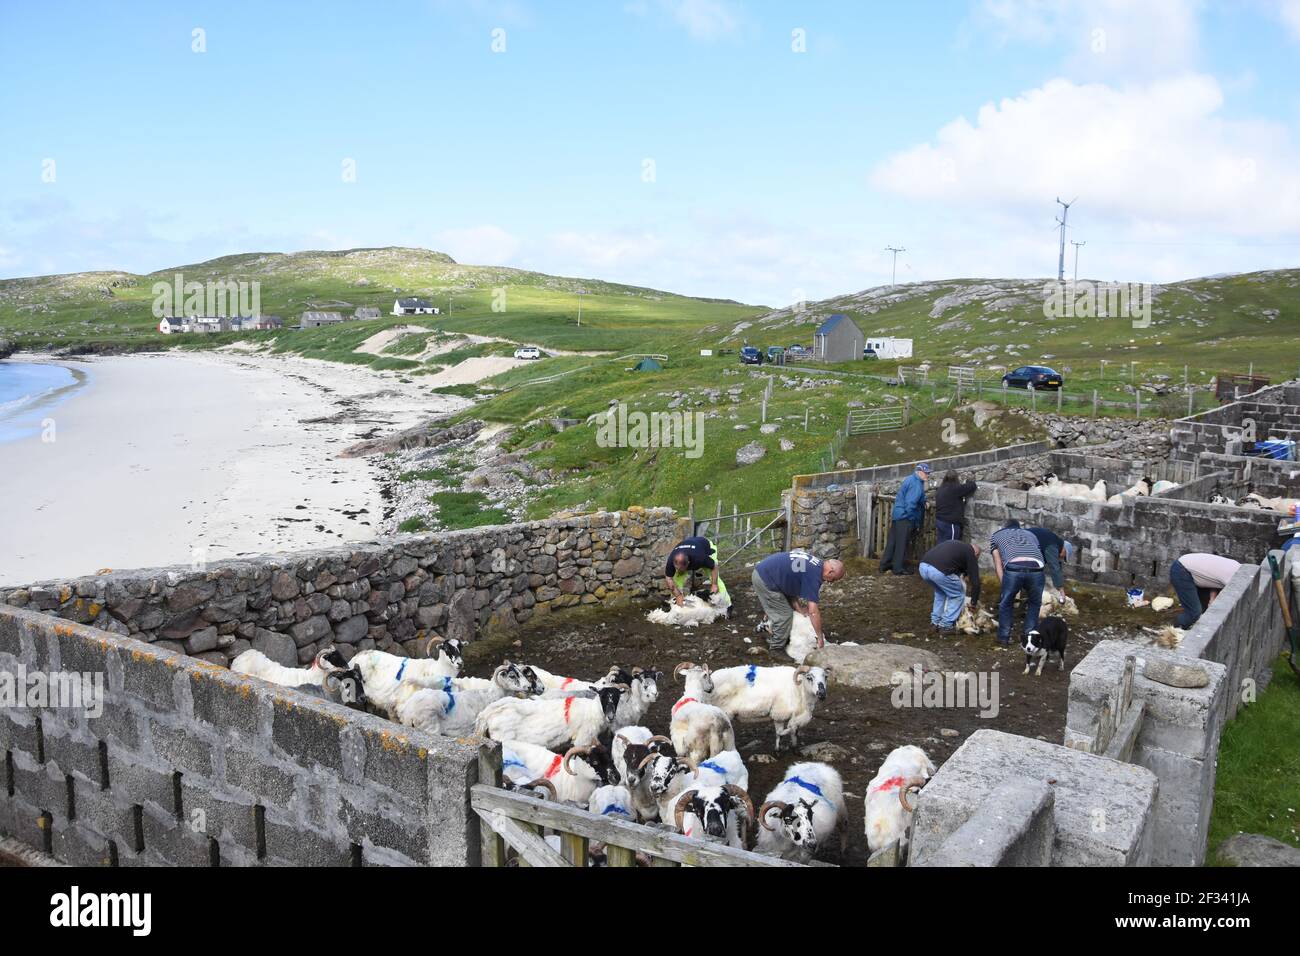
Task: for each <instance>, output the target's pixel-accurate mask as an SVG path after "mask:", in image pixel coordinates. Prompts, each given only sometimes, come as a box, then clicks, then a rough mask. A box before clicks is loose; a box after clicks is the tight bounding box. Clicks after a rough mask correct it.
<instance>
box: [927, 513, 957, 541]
mask: <svg viewBox="0 0 1300 956" xmlns="http://www.w3.org/2000/svg"><path fill="white" fill-rule="evenodd" d="M964 528H965V525H960V524H953V523H952V522H951V521H944V520H943V519H942V518H935V519H934V530H935V531H936V532H937V536H938V540H940V541H960V540H961V535H962V530H963V529H964Z"/></svg>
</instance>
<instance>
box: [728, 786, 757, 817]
mask: <svg viewBox="0 0 1300 956" xmlns="http://www.w3.org/2000/svg"><path fill="white" fill-rule="evenodd" d="M722 789H723V790H726V791H727V793H729V794H731V795H732V796H733V797H739V798H740V799H741V800H744V801H745V810H746V811H747V812H748V813H749V819H751V820H753V819H754V801H753V800H751V799H749V794H748V793H746V792H745V788H744V787H740V786H737V785H736V784H734V783H729V784H727V785H726V786H725V787H723V788H722Z"/></svg>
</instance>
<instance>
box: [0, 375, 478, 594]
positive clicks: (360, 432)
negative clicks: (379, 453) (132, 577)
mask: <svg viewBox="0 0 1300 956" xmlns="http://www.w3.org/2000/svg"><path fill="white" fill-rule="evenodd" d="M11 361H13V360H12V359H11ZM59 364H64V365H67V366H69V367H75V368H79V369H83V370H84V371H86V372H87V373H88V374H89V376H90V381H89V383H88V384H87V385H86V386H85V387H84V388H82V389H81V390H80V391H78V392H77V393H76V394H74V395H73V396H72V397H70V398H69V399H67V400H66V401H64V402H63V403H61V404H59V405H58V406H56V407H55V408H54V409H53V410H52V412H51V413H50V417H51V418H53V419H54V423H55V429H56V431H55V440H54V441H53V442H48V443H47V442H42V441H41V438H40V436H35V437H32V438H30V439H24V440H21V441H17V442H11V443H6V444H3V445H0V465H3V467H0V501H3V502H4V504H5V508H6V515H5V528H4V533H3V547H0V583H3V584H10V585H12V584H19V583H26V582H31V581H37V580H44V579H50V578H56V577H58V578H63V577H71V576H75V575H82V574H92V573H94V572H95V571H96V570H98V569H100V568H106V567H109V568H119V569H121V568H133V567H152V566H159V565H168V564H185V565H190V564H192V563H193V561H195V560H196V559H206V560H208V561H213V560H218V559H222V558H230V557H235V556H238V555H244V554H252V553H259V552H267V551H285V550H295V549H303V548H311V547H321V546H326V545H330V544H337V543H340V542H343V541H356V540H365V539H367V538H372V537H374V536H375V535H376V534H377V529H378V526H379V523H380V520H381V518H382V502H381V500H380V497H379V484H378V481H377V469H378V467H379V465H378V464H377V462H376V460H375V459H364V458H361V459H351V460H346V459H337V458H335V457H334V456H335V455H336V454H337V453H338V452H339V451H340V450H341V449H343V448H344V447H346V446H347V445H349V444H351V443H352V442H354V441H358V440H360V439H362V438H368V437H372V436H375V435H382V434H387V433H389V432H391V431H395V430H397V429H400V428H404V427H408V426H410V425H412V424H415V423H417V422H419V421H422V420H425V419H427V418H430V417H433V416H434V415H437V414H441V413H443V412H446V411H449V410H453V409H457V408H461V407H464V406H465V405H466V404H467V402H466V401H465V400H464V399H460V398H457V397H454V396H441V395H430V394H429V393H428V391H427V388H428V385H427V382H418V383H413V384H403V383H401V382H400V381H398V376H397V375H396V374H395V373H379V372H374V371H372V370H370V369H367V368H363V367H359V366H349V365H340V364H334V363H327V362H319V361H313V360H309V359H301V358H279V357H276V356H267V355H257V354H239V353H226V354H216V353H211V352H209V353H196V354H181V353H167V354H163V355H141V356H121V357H112V358H98V359H95V360H90V361H79V360H78V361H73V360H63V359H61V360H59ZM320 418H335V419H336V421H334V422H319V421H318V422H311V421H310V420H311V419H320ZM338 419H341V420H338Z"/></svg>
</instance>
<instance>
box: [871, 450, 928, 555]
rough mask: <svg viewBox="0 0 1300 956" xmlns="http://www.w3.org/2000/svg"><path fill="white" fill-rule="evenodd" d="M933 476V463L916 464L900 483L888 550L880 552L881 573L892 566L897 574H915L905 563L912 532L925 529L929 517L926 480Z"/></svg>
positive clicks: (886, 548) (887, 543)
mask: <svg viewBox="0 0 1300 956" xmlns="http://www.w3.org/2000/svg"><path fill="white" fill-rule="evenodd" d="M929 480H930V466H929V465H928V464H926V463H925V462H921V464H919V465H917V466H916V471H914V472H913V473H912V474H910V475H908V476H907V478H905V479H904V480H903V483H902V484H901V485H899V486H898V494H897V495H896V496H895V498H894V513H893V523H892V524H891V525H890V526H889V540H888V541H886V542H885V553H884V554H882V555H881V556H880V573H881V574H884V573H885V572H886V571H890V570H892V571H893V572H894V573H895V574H915V573H916V572H915V571H910V570H907V569H906V568H904V567H903V561H904V559H905V558H906V557H907V546H908V545H909V544H911V541H912V536H913V535H914V534H916V532H918V531H920V530H921V523H922V522H923V521H924V520H925V483H926V482H927V481H929Z"/></svg>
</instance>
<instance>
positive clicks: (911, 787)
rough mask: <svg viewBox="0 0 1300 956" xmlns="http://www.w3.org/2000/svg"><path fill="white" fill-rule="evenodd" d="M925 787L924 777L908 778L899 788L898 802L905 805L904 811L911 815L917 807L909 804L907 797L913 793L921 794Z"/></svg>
mask: <svg viewBox="0 0 1300 956" xmlns="http://www.w3.org/2000/svg"><path fill="white" fill-rule="evenodd" d="M924 786H925V778H924V777H908V778H907V779H906V780H904V781H903V783H902V784H901V785H900V786H899V788H898V802H899V803H901V804H902V805H903V809H904V810H905V811H906V812H908V813H911V812H912V811H913V810H914V809H915V807H913V806H912V804H910V803H908V802H907V795H908V794H909V793H913V792H919V791H920V789H921V788H922V787H924Z"/></svg>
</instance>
